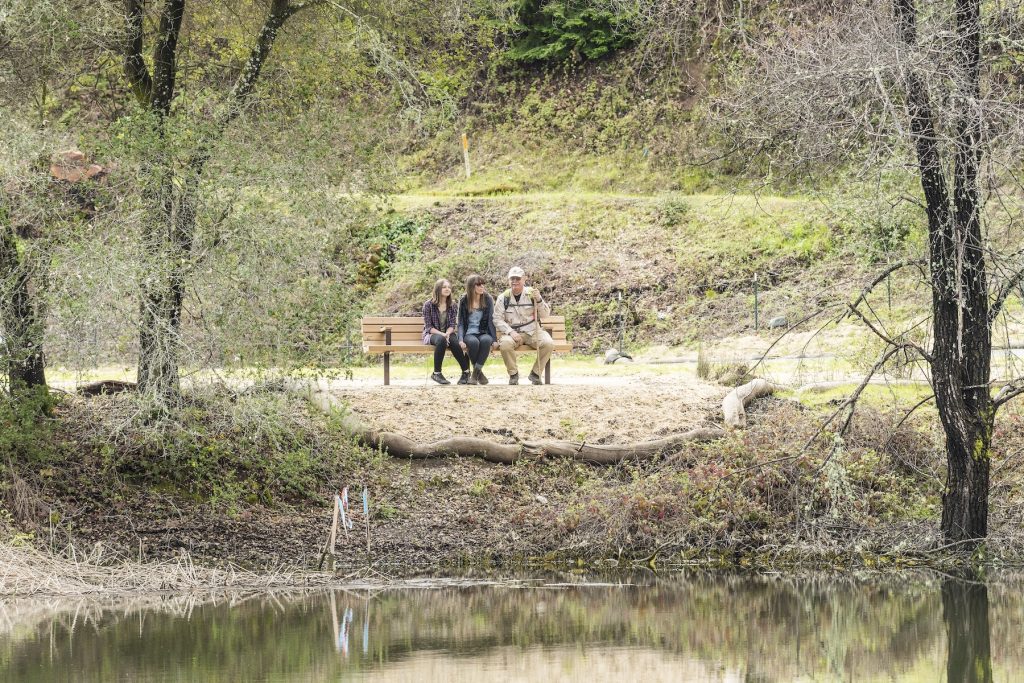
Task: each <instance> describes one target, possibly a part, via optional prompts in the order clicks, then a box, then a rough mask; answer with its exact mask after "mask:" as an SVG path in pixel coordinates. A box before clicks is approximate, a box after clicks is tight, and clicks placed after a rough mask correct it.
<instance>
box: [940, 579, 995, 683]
mask: <svg viewBox="0 0 1024 683" xmlns="http://www.w3.org/2000/svg"><path fill="white" fill-rule="evenodd" d="M971 578H973V577H968V578H967V579H966V580H960V579H947V580H946V581H943V582H942V620H943V621H945V622H946V634H947V637H948V639H949V650H948V653H947V659H946V680H948V681H950V683H952V682H953V681H957V682H962V683H992V655H991V654H990V652H989V627H988V586H986V585H985V584H984V583H983V582H981V581H974V580H971Z"/></svg>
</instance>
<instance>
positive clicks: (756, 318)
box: [754, 273, 760, 332]
mask: <svg viewBox="0 0 1024 683" xmlns="http://www.w3.org/2000/svg"><path fill="white" fill-rule="evenodd" d="M758 295H759V292H758V289H757V273H754V331H755V332H756V331H757V329H758V328H759V326H760V321H759V320H758V310H757V309H758Z"/></svg>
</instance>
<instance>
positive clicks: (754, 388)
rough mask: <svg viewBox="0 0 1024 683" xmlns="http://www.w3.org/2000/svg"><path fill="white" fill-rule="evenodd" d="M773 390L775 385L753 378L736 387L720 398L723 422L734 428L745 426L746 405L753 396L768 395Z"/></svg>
mask: <svg viewBox="0 0 1024 683" xmlns="http://www.w3.org/2000/svg"><path fill="white" fill-rule="evenodd" d="M774 391H775V385H774V384H772V383H771V382H769V381H768V380H764V379H755V380H752V381H750V382H747V383H746V384H743V385H741V386H738V387H736V388H735V389H733V390H732V391H730V392H729V393H728V394H727V395H726V397H725V398H724V399H722V412H723V413H725V424H726V425H728V426H729V427H733V428H736V429H743V428H744V427H746V426H747V411H746V409H747V406H748V405H750V402H751V401H753V400H754V399H755V398H761V397H762V396H768V395H769V394H771V393H772V392H774Z"/></svg>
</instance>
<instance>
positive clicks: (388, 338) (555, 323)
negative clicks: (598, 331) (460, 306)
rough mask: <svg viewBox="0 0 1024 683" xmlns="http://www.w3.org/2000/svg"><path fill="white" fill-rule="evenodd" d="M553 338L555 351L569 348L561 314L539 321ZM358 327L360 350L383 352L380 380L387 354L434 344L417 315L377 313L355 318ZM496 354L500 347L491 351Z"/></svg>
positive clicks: (387, 376) (524, 349)
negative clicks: (426, 340) (425, 336)
mask: <svg viewBox="0 0 1024 683" xmlns="http://www.w3.org/2000/svg"><path fill="white" fill-rule="evenodd" d="M540 325H541V327H542V328H544V329H545V330H547V332H548V334H550V335H551V338H552V339H554V340H555V351H556V352H564V351H572V344H570V343H569V341H568V340H567V339H566V338H565V318H564V317H562V316H554V315H553V316H549V317H547V318H542V319H541V321H540ZM359 331H360V333H361V334H362V337H363V353H381V354H384V384H385V386H387V385H389V384H391V354H393V353H433V349H434V347H432V346H430V345H429V344H424V343H423V318H422V317H421V316H415V317H412V316H407V317H406V316H403V317H398V316H388V317H384V316H380V317H372V316H371V317H366V318H361V319H360V320H359ZM533 351H534V350H533V349H531V348H530V347H528V346H520V347H519V348H518V349H516V353H519V354H522V353H531V352H533ZM492 353H495V354H500V353H501V352H500V351H497V350H496V351H492ZM544 384H551V361H550V360H549V361H548V364H547V367H545V368H544Z"/></svg>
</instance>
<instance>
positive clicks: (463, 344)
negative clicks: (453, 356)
mask: <svg viewBox="0 0 1024 683" xmlns="http://www.w3.org/2000/svg"><path fill="white" fill-rule="evenodd" d="M459 346H461V347H462V350H463V351H467V350H468V349H469V347H468V346H466V342H464V341H460V342H459Z"/></svg>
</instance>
